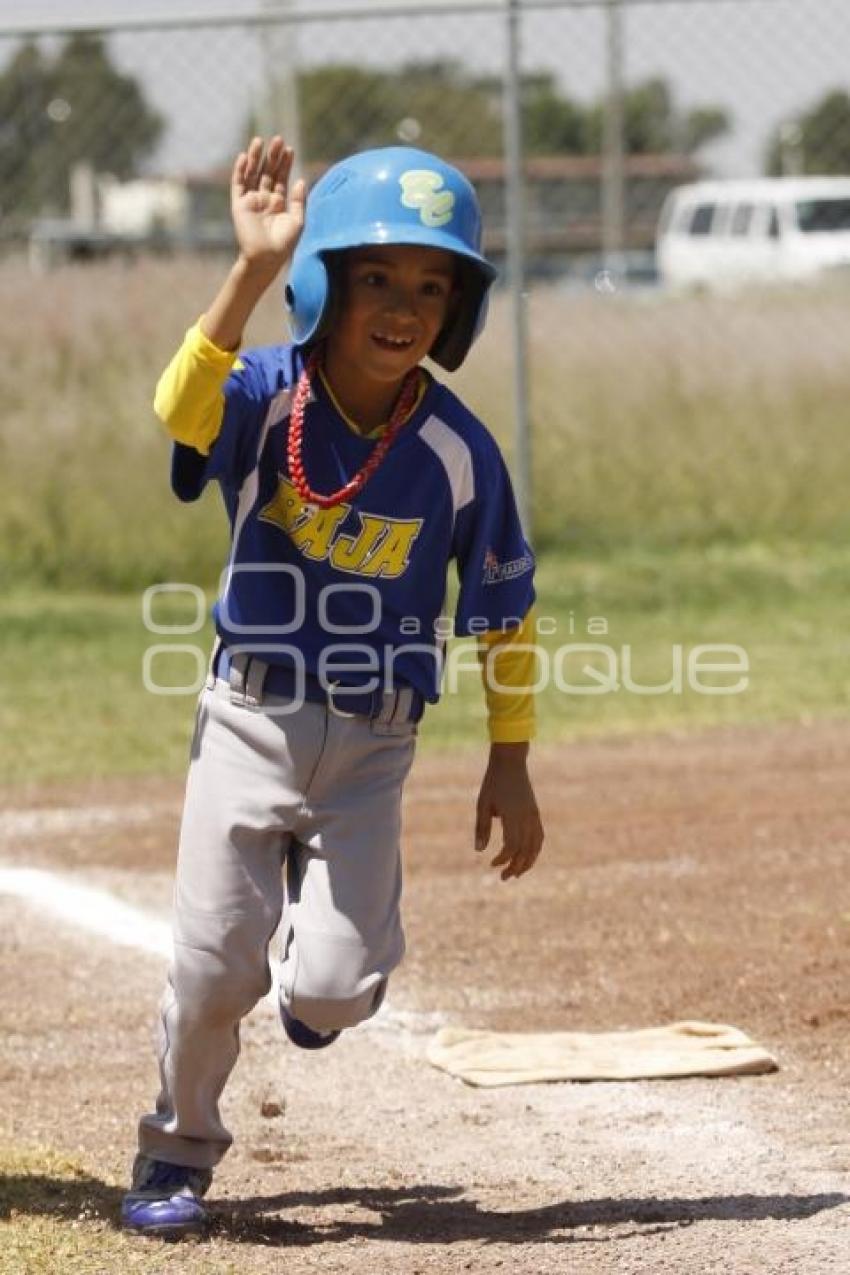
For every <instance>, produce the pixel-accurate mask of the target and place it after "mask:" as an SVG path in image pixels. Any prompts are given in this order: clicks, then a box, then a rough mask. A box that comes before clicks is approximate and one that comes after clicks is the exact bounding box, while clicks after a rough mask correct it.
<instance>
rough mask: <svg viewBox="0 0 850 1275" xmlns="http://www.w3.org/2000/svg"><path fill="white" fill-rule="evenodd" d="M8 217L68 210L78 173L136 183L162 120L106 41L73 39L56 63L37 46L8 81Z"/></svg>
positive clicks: (25, 49)
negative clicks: (86, 168)
mask: <svg viewBox="0 0 850 1275" xmlns="http://www.w3.org/2000/svg"><path fill="white" fill-rule="evenodd" d="M0 120H2V121H3V124H2V126H0V192H2V194H0V199H2V208H0V211H2V212H3V213H4V214H6V215H8V214H10V213H18V214H21V213H23V214H31V213H35V212H39V211H41V210H43V209H45V208H52V209H55V210H65V209H67V207H68V200H69V176H70V172H71V169H72V167H73V166H74V165H75V164H76V163H79V162H81V161H86V162H88V163H89V164H91V166H92V167H93V168H94V169H95V171H97V172H109V173H112V174H114V175H115V176H116V177H120V178H128V177H131V176H133V175H134V174H135V173H136V172H137V171H138V166H139V164H140V162H141V161H142V160H143V159H144V158H145V157H146V156H147V155H149V154H150V153H151V151H152V150H153V148H154V147H155V145H156V143H157V142H158V140H159V138H160V136H161V134H162V130H163V126H164V124H163V120H162V118H161V116H160V115H159V114H158V113H157V112H156V111H154V110H152V109H151V107H150V106H149V105H148V104H147V102H146V101H145V98H144V94H143V92H142V90H141V88H140V86H139V84H138V83H137V81H136V80H135V79H134V78H133V77H132V76H129V75H124V74H123V73H122V72H121V71H119V70H117V69H116V67H114V66H113V64H112V62H111V61H110V58H109V52H108V49H107V46H106V43H105V42H104V40H103V39H102V38H101V37H100V36H97V35H73V36H71V37H69V39H68V40H67V41H66V42H65V43H64V44H63V45H62V47H61V48H60V50H59V52H58V53H57V55H56V56H55V58H54V59H53V60H52V61H48V60H47V59H46V58H45V57H44V55H43V54H42V53H41V51H40V49H39V48H38V46H37V45H36V44H35V43H33V42H31V41H29V42H27V43H25V44H24V45H22V46H21V48H19V49H18V51H17V52H16V54H15V56H14V57H13V58H12V61H11V62H10V64H9V66H8V67H7V69H6V71H5V72H4V73H3V74H2V75H0Z"/></svg>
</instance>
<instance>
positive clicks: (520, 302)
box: [504, 0, 534, 540]
mask: <svg viewBox="0 0 850 1275" xmlns="http://www.w3.org/2000/svg"><path fill="white" fill-rule="evenodd" d="M520 22H521V12H520V2H519V0H506V3H505V36H506V46H507V47H506V52H507V66H506V73H505V113H504V124H505V160H506V186H505V194H506V207H507V249H508V251H507V264H508V287H509V288H510V290H511V319H512V322H511V333H512V345H513V372H514V416H515V421H514V488H515V491H516V499H517V507H518V509H519V514H520V517H521V518H522V522H523V526H524V527H525V531H526V535H527V536H528V538H529V540H531V539H532V535H533V530H534V529H533V527H532V499H531V497H532V492H531V430H530V427H529V413H528V315H527V302H528V294H527V291H526V262H525V208H524V202H525V196H524V181H523V164H522V82H521V79H520V38H521V31H520Z"/></svg>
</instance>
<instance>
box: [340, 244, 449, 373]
mask: <svg viewBox="0 0 850 1275" xmlns="http://www.w3.org/2000/svg"><path fill="white" fill-rule="evenodd" d="M455 273H456V272H455V262H454V258H453V256H452V254H451V253H450V252H444V251H443V250H442V249H440V248H425V247H419V246H418V245H408V244H392V245H390V244H380V245H377V244H376V245H374V246H369V247H366V248H355V249H352V250H351V251H350V252H347V253H346V254H345V257H344V260H343V263H342V270H341V276H342V277H341V284H342V287H341V304H340V306H339V308H338V310H337V313H336V319H335V321H334V322H333V324H332V326H331V331H330V333H329V335H328V344H329V346H330V347H331V352H332V354H333V356H334V358H335V359H336V360H343V361H344V362H345V363H347V364H349V365H352V366H355V367H357V369H358V371H359V373H360V374H361V375H362V376H367V377H371V378H372V379H374V380H376V381H382V382H393V381H397V380H400V379H401V378H402V377H403V376H404V374H405V373H406V372H407V371H409V369H410V368H412V367H415V366H416V365H417V364H418V363H420V362H421V361H422V359H423V358H424V357H425V356H426V354H427V353H428V351H429V350H430V349H431V346H432V345H433V344H434V342H435V340H436V339H437V337H438V335H439V333H440V330H441V328H442V327H443V324H444V323H445V321H446V317H447V314H448V310H449V305H450V304H451V301H452V298H453V293H454V289H455Z"/></svg>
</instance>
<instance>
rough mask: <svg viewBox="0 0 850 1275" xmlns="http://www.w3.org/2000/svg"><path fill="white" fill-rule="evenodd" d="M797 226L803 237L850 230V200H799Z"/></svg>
mask: <svg viewBox="0 0 850 1275" xmlns="http://www.w3.org/2000/svg"><path fill="white" fill-rule="evenodd" d="M797 225H798V226H799V227H800V229H801V230H802V232H803V234H804V235H814V234H823V233H829V232H830V231H833V230H850V199H806V200H800V201H799V202H798V204H797Z"/></svg>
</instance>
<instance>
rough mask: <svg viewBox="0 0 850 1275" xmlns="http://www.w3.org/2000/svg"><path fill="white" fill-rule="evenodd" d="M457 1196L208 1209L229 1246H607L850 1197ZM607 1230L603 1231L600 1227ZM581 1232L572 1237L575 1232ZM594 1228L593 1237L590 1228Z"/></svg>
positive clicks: (342, 1198)
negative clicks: (293, 1213) (294, 1213)
mask: <svg viewBox="0 0 850 1275" xmlns="http://www.w3.org/2000/svg"><path fill="white" fill-rule="evenodd" d="M462 1197H463V1189H462V1188H460V1187H438V1186H421V1187H409V1188H404V1187H399V1188H392V1189H379V1188H375V1189H372V1188H365V1187H364V1188H360V1189H358V1188H350V1189H346V1190H332V1191H326V1192H323V1191H315V1192H309V1193H304V1194H298V1193H294V1192H289V1193H287V1194H282V1195H277V1196H270V1197H260V1196H256V1197H254V1198H252V1199H245V1200H240V1201H238V1202H235V1203H233V1204H227V1205H222V1206H220V1207H219V1209H218V1210H217V1211H216V1219H215V1229H216V1233H217V1234H218V1235H219V1236H220V1237H221V1238H222V1239H224V1238H228V1239H230V1240H233V1241H236V1242H238V1243H251V1244H266V1245H275V1244H280V1245H285V1244H292V1245H303V1246H306V1245H310V1244H319V1243H322V1244H324V1243H328V1242H331V1243H344V1242H346V1241H349V1240H352V1239H357V1238H359V1239H379V1240H389V1241H394V1242H402V1243H408V1244H429V1243H435V1242H437V1243H442V1244H451V1243H458V1242H462V1241H468V1240H483V1241H490V1242H491V1243H499V1244H510V1243H517V1244H527V1243H529V1242H537V1243H541V1242H546V1243H553V1244H557V1243H576V1242H585V1243H586V1242H596V1243H599V1242H610V1241H612V1240H619V1239H625V1238H627V1237H628V1236H629V1235H634V1234H647V1233H651V1232H655V1231H664V1230H671V1229H674V1228H677V1227H682V1226H691V1225H693V1223H695V1222H703V1221H709V1220H712V1221H726V1222H739V1221H748V1222H749V1221H762V1220H767V1219H771V1218H773V1219H782V1220H783V1221H803V1220H804V1219H806V1218H810V1217H813V1216H814V1215H815V1214H817V1213H820V1212H822V1211H823V1210H825V1209H834V1208H838V1207H839V1206H840V1205H842V1204H848V1203H850V1196H848V1195H842V1194H840V1193H833V1194H829V1195H805V1196H803V1195H764V1196H759V1195H728V1196H727V1195H718V1196H707V1197H704V1198H702V1199H684V1198H682V1199H679V1198H674V1199H658V1198H655V1197H648V1198H646V1199H622V1200H616V1199H597V1200H568V1201H560V1202H558V1203H556V1204H550V1205H547V1206H546V1207H544V1208H536V1209H526V1210H513V1211H510V1210H504V1211H503V1210H492V1209H486V1208H482V1207H481V1206H480V1205H479V1204H478V1203H477V1202H476V1201H475V1200H470V1199H468V1198H462ZM322 1206H327V1207H328V1208H329V1209H330V1210H333V1211H335V1212H338V1210H339V1207H340V1206H342V1208H343V1209H344V1210H346V1211H348V1212H349V1213H350V1214H356V1213H360V1212H361V1211H366V1212H372V1213H374V1214H376V1215H377V1216H376V1217H375V1218H374V1219H369V1218H363V1217H357V1216H349V1217H343V1218H339V1217H338V1216H337V1217H336V1218H329V1219H328V1221H327V1222H326V1223H317V1224H310V1223H305V1222H300V1221H293V1220H287V1219H286V1217H283V1216H280V1214H281V1213H285V1212H286V1210H289V1209H295V1208H318V1207H322ZM603 1230H604V1231H608V1232H609V1233H608V1234H602V1233H599V1232H602V1231H603ZM579 1231H581V1232H582V1233H581V1234H577V1233H576V1232H579ZM594 1232H598V1233H594Z"/></svg>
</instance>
